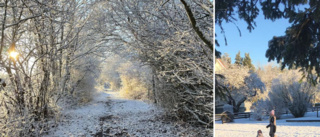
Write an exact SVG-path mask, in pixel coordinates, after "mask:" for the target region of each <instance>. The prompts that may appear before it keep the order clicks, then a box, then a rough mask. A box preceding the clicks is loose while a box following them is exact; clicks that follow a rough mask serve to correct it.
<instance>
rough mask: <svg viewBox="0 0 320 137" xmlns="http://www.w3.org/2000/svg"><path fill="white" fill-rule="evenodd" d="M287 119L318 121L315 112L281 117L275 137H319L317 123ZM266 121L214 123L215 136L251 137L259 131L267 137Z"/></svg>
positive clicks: (246, 120) (244, 120) (319, 129)
mask: <svg viewBox="0 0 320 137" xmlns="http://www.w3.org/2000/svg"><path fill="white" fill-rule="evenodd" d="M288 119H320V118H317V117H316V113H315V112H308V113H307V114H306V117H303V118H293V116H287V117H283V119H279V120H277V131H276V135H277V137H320V123H319V122H286V120H288ZM267 125H268V121H251V120H249V119H235V122H234V123H226V124H221V121H216V123H215V135H216V136H217V137H230V136H237V137H253V136H256V135H257V131H258V130H259V129H261V130H262V133H263V135H264V136H265V137H266V136H267V137H268V136H269V130H270V129H269V128H268V129H267V128H266V126H267Z"/></svg>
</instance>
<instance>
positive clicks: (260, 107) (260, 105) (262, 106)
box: [252, 95, 286, 120]
mask: <svg viewBox="0 0 320 137" xmlns="http://www.w3.org/2000/svg"><path fill="white" fill-rule="evenodd" d="M270 96H272V95H270ZM271 98H272V99H269V98H267V99H265V100H263V99H261V100H259V101H257V102H255V103H254V104H253V105H254V113H253V115H252V118H253V119H255V120H266V118H268V115H269V112H270V111H271V110H275V115H276V117H277V119H280V118H281V114H282V113H283V111H284V110H285V109H286V106H285V104H284V103H283V101H282V100H281V99H280V98H274V96H272V97H271ZM271 100H272V101H271Z"/></svg>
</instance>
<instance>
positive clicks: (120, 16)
mask: <svg viewBox="0 0 320 137" xmlns="http://www.w3.org/2000/svg"><path fill="white" fill-rule="evenodd" d="M106 5H110V6H111V8H110V10H108V11H112V12H108V11H106V13H105V15H108V16H110V20H112V21H113V22H115V23H116V27H114V28H117V29H119V32H121V33H122V34H123V37H122V39H123V40H124V42H123V44H124V45H126V46H127V47H132V50H134V51H135V52H136V55H138V56H137V57H138V58H137V59H138V60H139V61H140V62H142V63H143V64H145V65H148V66H149V67H150V68H151V70H152V77H153V78H152V83H153V85H154V86H153V88H152V94H154V96H155V102H157V104H159V105H161V106H162V107H164V108H166V110H167V111H169V112H171V113H170V114H174V116H176V117H177V118H179V119H183V120H185V121H188V122H190V123H195V124H202V125H206V126H209V127H212V126H213V91H212V89H213V79H212V77H213V56H212V55H213V33H212V32H213V31H212V25H213V14H212V10H213V4H212V2H210V1H206V0H201V1H193V0H191V1H185V0H179V1H167V0H160V1H152V0H147V1H139V0H125V1H117V0H111V1H108V2H107V4H106ZM110 29H113V28H110Z"/></svg>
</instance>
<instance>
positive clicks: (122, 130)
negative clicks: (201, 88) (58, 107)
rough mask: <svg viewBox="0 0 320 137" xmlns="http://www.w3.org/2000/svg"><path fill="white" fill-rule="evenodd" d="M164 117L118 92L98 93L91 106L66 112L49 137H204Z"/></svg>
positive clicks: (152, 107)
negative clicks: (123, 97) (121, 95)
mask: <svg viewBox="0 0 320 137" xmlns="http://www.w3.org/2000/svg"><path fill="white" fill-rule="evenodd" d="M162 114H163V111H161V110H159V108H157V107H156V106H154V105H152V104H148V103H145V102H142V101H137V100H127V99H122V98H120V97H119V95H118V93H117V92H112V91H108V92H97V93H96V94H95V95H94V99H93V100H92V101H91V102H90V103H89V104H87V105H85V106H81V107H77V108H73V109H67V110H63V111H62V116H64V117H63V118H62V122H60V124H59V126H58V127H56V128H52V129H51V131H49V134H48V135H47V136H57V137H69V136H71V137H72V136H74V137H78V136H86V137H88V136H98V137H102V136H107V137H108V136H121V137H122V136H138V137H145V136H149V137H175V136H177V137H178V136H204V135H199V134H197V132H199V131H201V130H199V129H197V128H192V127H190V126H188V124H186V123H183V122H181V123H180V122H172V121H168V120H163V118H161V116H162ZM209 132H211V133H209V134H213V133H212V130H210V131H209ZM201 133H204V131H201ZM207 133H208V132H207ZM205 136H207V135H205Z"/></svg>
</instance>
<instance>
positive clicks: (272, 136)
mask: <svg viewBox="0 0 320 137" xmlns="http://www.w3.org/2000/svg"><path fill="white" fill-rule="evenodd" d="M276 119H277V118H276V116H275V115H274V110H271V112H270V120H269V122H270V124H269V125H268V126H267V128H269V127H270V132H269V135H270V137H275V133H276V129H277V124H276Z"/></svg>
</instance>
